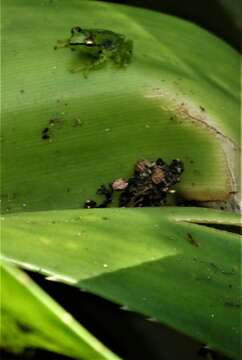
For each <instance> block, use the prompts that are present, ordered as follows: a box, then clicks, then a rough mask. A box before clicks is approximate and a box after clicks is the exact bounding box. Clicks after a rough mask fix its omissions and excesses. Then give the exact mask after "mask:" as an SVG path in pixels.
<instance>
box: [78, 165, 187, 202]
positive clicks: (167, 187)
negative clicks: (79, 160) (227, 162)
mask: <svg viewBox="0 0 242 360" xmlns="http://www.w3.org/2000/svg"><path fill="white" fill-rule="evenodd" d="M183 171H184V167H183V163H182V162H181V160H179V159H176V160H172V162H171V163H170V165H168V164H166V163H165V161H163V160H162V159H157V160H156V161H154V162H151V161H149V160H140V161H138V162H137V163H136V164H135V167H134V174H133V176H131V177H130V178H129V179H123V178H120V179H116V180H114V181H113V182H112V183H111V184H109V185H108V186H105V185H101V186H100V188H99V189H98V190H97V194H99V195H104V197H105V199H104V200H103V201H102V202H101V204H99V205H98V204H97V203H96V202H95V201H93V200H87V201H86V202H85V204H84V207H85V208H86V209H91V208H105V207H107V206H108V205H109V204H110V203H111V202H112V200H113V193H114V191H117V192H119V193H120V196H119V207H144V206H162V205H164V204H165V202H166V197H167V194H169V193H174V192H175V190H173V189H172V187H173V186H174V185H175V184H176V183H178V182H179V181H180V176H181V174H182V173H183Z"/></svg>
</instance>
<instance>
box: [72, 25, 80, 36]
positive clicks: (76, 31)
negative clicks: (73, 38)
mask: <svg viewBox="0 0 242 360" xmlns="http://www.w3.org/2000/svg"><path fill="white" fill-rule="evenodd" d="M81 31H82V29H81V28H80V26H74V27H73V28H72V29H71V33H72V35H73V34H78V33H80V32H81Z"/></svg>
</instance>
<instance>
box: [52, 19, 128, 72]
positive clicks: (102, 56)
mask: <svg viewBox="0 0 242 360" xmlns="http://www.w3.org/2000/svg"><path fill="white" fill-rule="evenodd" d="M83 46H84V47H86V48H87V49H88V52H90V54H91V61H90V64H89V65H87V66H86V67H83V65H81V66H77V67H76V68H75V69H73V70H72V71H73V72H77V71H85V72H88V71H90V70H95V69H98V68H101V67H102V66H104V65H105V63H106V62H107V61H109V60H111V61H112V62H113V63H114V64H115V65H117V66H118V67H125V66H127V65H128V64H129V63H130V61H131V58H132V54H133V41H132V40H129V39H127V38H126V37H125V36H124V35H122V34H118V33H116V32H113V31H110V30H101V29H82V28H80V27H79V26H75V27H73V28H72V29H71V37H70V38H69V39H68V40H66V41H59V42H58V44H57V45H56V47H55V49H58V48H62V47H68V48H71V50H76V49H80V48H83Z"/></svg>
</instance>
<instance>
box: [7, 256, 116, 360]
mask: <svg viewBox="0 0 242 360" xmlns="http://www.w3.org/2000/svg"><path fill="white" fill-rule="evenodd" d="M1 291H2V296H1V345H2V346H4V347H9V348H10V349H12V350H15V351H17V352H18V351H21V350H22V349H23V348H25V347H40V348H44V349H48V350H51V351H55V352H58V353H61V354H65V355H67V356H71V357H74V358H77V359H82V360H84V359H86V360H94V359H96V360H105V359H110V360H118V359H119V358H118V357H117V356H116V355H114V354H113V353H111V351H109V350H108V349H107V348H106V347H105V346H104V345H102V344H101V343H100V342H99V341H98V340H97V339H95V338H94V337H93V336H92V335H91V334H90V333H89V332H88V331H87V330H86V329H84V328H83V327H82V326H81V325H80V324H78V322H77V321H75V320H74V319H73V318H72V316H71V315H70V314H69V313H67V312H66V311H65V310H64V309H62V308H61V307H60V306H59V305H58V304H56V303H55V301H53V300H52V299H51V298H50V297H49V296H48V295H47V294H46V293H45V292H44V291H43V290H41V289H40V288H39V287H38V286H37V285H35V284H34V283H33V281H31V280H30V279H29V277H28V276H27V275H25V274H23V273H22V272H21V271H19V270H17V269H14V268H12V267H9V266H8V265H6V264H4V263H3V264H1Z"/></svg>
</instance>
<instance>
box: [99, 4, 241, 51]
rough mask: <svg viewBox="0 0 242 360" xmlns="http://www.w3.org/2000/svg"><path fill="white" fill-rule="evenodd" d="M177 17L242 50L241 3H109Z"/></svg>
mask: <svg viewBox="0 0 242 360" xmlns="http://www.w3.org/2000/svg"><path fill="white" fill-rule="evenodd" d="M106 2H113V3H120V4H126V5H131V6H137V7H143V8H146V9H150V10H156V11H159V12H164V13H166V14H170V15H174V16H177V17H180V18H183V19H186V20H189V21H192V22H194V23H196V24H197V25H200V26H201V27H203V28H205V29H207V30H209V31H211V32H213V33H214V34H216V35H217V36H219V37H221V38H222V39H224V40H225V41H226V42H227V43H229V44H230V45H231V46H233V47H234V48H235V49H237V50H239V51H240V49H241V45H240V43H241V41H240V39H241V27H242V25H240V24H242V21H241V15H242V4H241V0H113V1H111V0H107V1H106Z"/></svg>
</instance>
